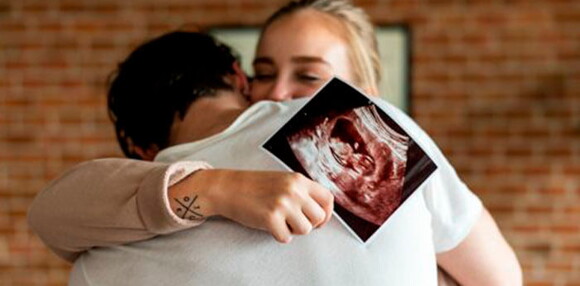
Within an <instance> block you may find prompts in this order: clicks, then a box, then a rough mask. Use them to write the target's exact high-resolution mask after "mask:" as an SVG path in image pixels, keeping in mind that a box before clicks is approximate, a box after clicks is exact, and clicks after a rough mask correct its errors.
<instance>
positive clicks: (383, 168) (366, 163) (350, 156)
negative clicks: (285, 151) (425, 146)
mask: <svg viewBox="0 0 580 286" xmlns="http://www.w3.org/2000/svg"><path fill="white" fill-rule="evenodd" d="M286 139H287V140H288V143H289V145H290V148H291V149H292V151H293V153H294V155H295V156H296V158H297V159H298V161H299V162H300V164H301V165H302V167H303V168H304V169H305V170H306V172H307V173H308V174H309V175H310V177H311V178H312V179H314V180H316V181H318V182H319V183H321V184H322V185H324V186H326V187H327V188H329V189H330V190H331V191H332V192H333V193H334V195H335V202H336V203H338V204H339V205H341V206H342V207H343V208H345V209H347V210H348V211H349V212H351V213H352V214H354V215H356V216H358V217H360V218H362V219H364V220H366V221H368V222H371V223H373V224H376V225H381V224H382V223H383V222H385V220H386V219H387V218H388V217H389V216H390V215H391V214H392V213H393V212H394V211H395V210H396V209H397V207H398V206H399V205H400V204H401V202H402V193H403V183H404V178H405V166H406V161H407V149H408V145H409V137H407V136H405V135H403V134H400V133H398V132H397V131H395V130H393V129H392V128H391V127H389V126H388V125H387V124H386V123H385V122H384V121H383V120H382V119H381V116H380V115H379V114H378V112H377V109H376V107H375V106H374V105H368V106H363V107H358V108H354V109H352V110H350V111H347V112H344V113H342V114H338V115H333V116H327V117H324V118H323V119H321V120H319V121H318V122H315V123H313V124H311V125H307V126H306V127H304V128H302V129H300V130H299V131H297V132H294V133H292V134H289V135H288V136H287V137H286Z"/></svg>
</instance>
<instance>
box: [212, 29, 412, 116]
mask: <svg viewBox="0 0 580 286" xmlns="http://www.w3.org/2000/svg"><path fill="white" fill-rule="evenodd" d="M210 33H211V34H212V35H214V36H215V37H217V38H218V39H219V40H220V41H222V42H224V43H227V44H228V45H230V46H231V47H233V48H234V49H235V50H236V51H237V52H238V53H239V54H240V56H241V58H242V68H243V69H244V71H246V73H248V75H250V76H251V75H253V71H252V60H253V58H254V53H255V48H256V44H257V42H258V37H259V35H260V28H258V27H216V28H213V29H211V30H210ZM376 33H377V40H378V46H379V54H380V57H381V62H382V69H383V70H382V75H383V77H382V80H381V82H380V86H379V92H380V96H381V97H382V98H384V99H385V100H387V101H388V102H390V103H392V104H393V105H395V106H398V107H399V108H401V109H402V110H404V111H405V112H407V113H409V110H410V105H411V102H410V93H411V76H410V75H411V60H410V59H411V34H410V30H409V28H408V27H407V26H405V25H388V26H378V27H377V28H376Z"/></svg>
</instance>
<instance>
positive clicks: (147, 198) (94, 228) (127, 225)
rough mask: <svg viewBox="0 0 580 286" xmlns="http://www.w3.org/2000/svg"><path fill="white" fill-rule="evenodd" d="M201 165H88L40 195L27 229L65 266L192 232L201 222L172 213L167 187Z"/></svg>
mask: <svg viewBox="0 0 580 286" xmlns="http://www.w3.org/2000/svg"><path fill="white" fill-rule="evenodd" d="M205 166H206V165H199V164H196V163H191V162H189V163H188V162H182V163H177V164H172V165H169V164H161V163H152V162H145V161H136V160H128V159H100V160H94V161H90V162H86V163H83V164H80V165H78V166H76V167H74V168H73V169H72V170H70V171H69V172H67V173H66V174H64V175H63V176H61V177H60V178H58V179H56V180H54V181H53V182H52V183H51V184H50V185H49V186H48V187H47V188H46V189H44V190H43V191H42V192H40V193H39V194H38V196H37V197H36V199H35V201H34V202H33V204H32V205H31V207H30V210H29V214H28V216H29V224H30V226H31V228H32V229H33V230H34V231H35V232H36V233H37V234H38V236H39V237H40V238H41V239H42V240H43V242H44V243H45V244H46V245H47V246H48V247H50V248H51V249H52V250H53V251H54V252H55V253H57V254H58V255H59V256H61V257H63V258H65V259H66V260H68V261H73V260H74V259H75V258H76V257H77V256H78V255H79V254H80V253H82V252H83V251H86V250H88V249H90V248H91V247H96V246H110V245H118V244H124V243H129V242H134V241H139V240H144V239H148V238H151V237H153V236H155V235H158V234H162V233H169V232H173V231H177V230H180V229H184V228H187V227H191V226H193V225H196V224H198V223H199V222H197V221H196V222H191V221H187V220H182V219H180V218H179V217H177V216H175V215H174V214H173V213H172V211H171V210H170V208H169V201H168V199H167V188H168V186H169V185H171V183H175V182H176V181H179V180H180V179H182V178H184V177H186V176H187V175H189V174H190V173H191V172H193V171H194V170H196V169H197V168H199V167H205ZM172 181H174V182H172Z"/></svg>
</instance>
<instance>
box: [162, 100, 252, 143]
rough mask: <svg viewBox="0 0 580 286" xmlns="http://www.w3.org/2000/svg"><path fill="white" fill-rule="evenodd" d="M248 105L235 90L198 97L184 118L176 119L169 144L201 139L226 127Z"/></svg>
mask: <svg viewBox="0 0 580 286" xmlns="http://www.w3.org/2000/svg"><path fill="white" fill-rule="evenodd" d="M247 107H248V102H247V101H246V100H245V99H244V98H243V97H242V96H241V95H238V94H236V93H235V92H233V91H228V90H218V91H217V94H216V95H214V96H207V97H202V98H199V99H197V100H196V101H195V102H193V103H192V104H191V106H190V107H189V109H188V110H187V113H186V114H185V117H184V118H183V120H180V119H179V118H176V119H175V122H174V123H173V127H172V130H171V138H170V140H169V141H170V142H169V145H170V146H172V145H177V144H182V143H188V142H192V141H197V140H201V139H204V138H207V137H209V136H212V135H215V134H217V133H219V132H221V131H223V130H224V129H226V128H227V127H228V126H229V125H231V123H232V122H233V121H234V120H236V118H237V117H238V116H239V115H240V114H241V113H242V112H244V110H245V109H246V108H247Z"/></svg>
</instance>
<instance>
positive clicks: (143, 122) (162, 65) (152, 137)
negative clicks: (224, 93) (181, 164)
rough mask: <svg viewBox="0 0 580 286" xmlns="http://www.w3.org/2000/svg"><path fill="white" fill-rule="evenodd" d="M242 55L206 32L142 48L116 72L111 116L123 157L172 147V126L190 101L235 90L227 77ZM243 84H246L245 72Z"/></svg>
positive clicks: (165, 37)
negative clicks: (236, 53) (235, 54)
mask: <svg viewBox="0 0 580 286" xmlns="http://www.w3.org/2000/svg"><path fill="white" fill-rule="evenodd" d="M237 62H238V59H237V58H236V57H235V56H234V54H233V52H232V50H231V49H230V48H229V47H228V46H226V45H223V44H221V43H219V42H217V41H215V40H214V39H213V38H212V37H211V36H209V35H206V34H202V33H190V32H172V33H169V34H165V35H163V36H161V37H159V38H156V39H154V40H152V41H150V42H148V43H145V44H143V45H141V46H139V47H138V48H137V49H136V50H135V51H133V52H132V53H131V54H130V55H129V57H128V58H127V59H126V60H125V61H124V62H122V63H121V64H119V67H118V69H117V71H116V72H115V73H114V74H112V77H111V83H110V89H109V94H108V107H109V116H110V118H111V120H112V121H113V123H114V124H115V130H116V133H117V139H118V141H119V144H120V145H121V148H122V150H123V152H124V153H125V155H126V156H127V157H129V158H134V159H145V160H152V159H153V157H154V154H155V153H156V152H158V151H159V150H161V149H164V148H166V147H168V146H169V145H170V139H171V138H170V134H171V127H172V124H173V122H174V121H175V120H179V121H182V120H183V119H184V117H185V114H186V113H187V110H188V108H189V107H190V105H191V104H192V103H193V102H194V101H196V100H197V99H199V98H201V97H204V96H215V95H216V93H217V91H218V90H228V91H234V89H235V87H234V83H233V82H230V81H228V78H227V77H228V76H231V75H235V74H236V73H237V72H238V71H237V70H236V66H237ZM238 79H240V80H241V82H240V83H243V84H244V88H245V87H246V86H247V82H246V81H245V79H244V78H243V75H240V74H238Z"/></svg>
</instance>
